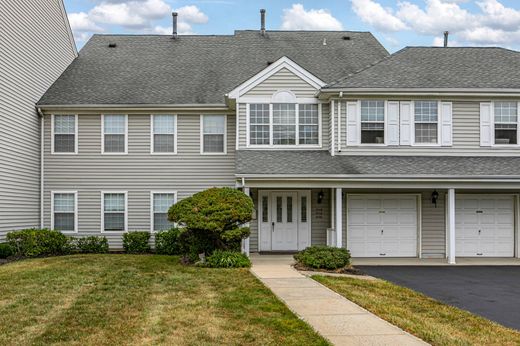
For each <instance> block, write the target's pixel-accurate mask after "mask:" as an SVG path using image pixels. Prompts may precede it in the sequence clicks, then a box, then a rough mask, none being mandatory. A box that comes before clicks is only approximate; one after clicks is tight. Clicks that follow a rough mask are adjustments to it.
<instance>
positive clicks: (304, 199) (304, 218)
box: [300, 196, 307, 222]
mask: <svg viewBox="0 0 520 346" xmlns="http://www.w3.org/2000/svg"><path fill="white" fill-rule="evenodd" d="M301 209H302V210H301V212H300V215H301V222H307V196H302V203H301Z"/></svg>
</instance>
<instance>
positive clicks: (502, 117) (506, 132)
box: [494, 102, 518, 144]
mask: <svg viewBox="0 0 520 346" xmlns="http://www.w3.org/2000/svg"><path fill="white" fill-rule="evenodd" d="M494 112H495V144H517V143H518V139H517V138H518V135H517V131H518V104H517V103H516V102H495V105H494Z"/></svg>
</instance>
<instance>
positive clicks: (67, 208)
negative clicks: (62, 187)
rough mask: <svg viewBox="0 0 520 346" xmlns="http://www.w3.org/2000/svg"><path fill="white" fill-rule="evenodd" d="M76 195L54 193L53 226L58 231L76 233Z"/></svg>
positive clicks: (73, 193) (72, 193)
mask: <svg viewBox="0 0 520 346" xmlns="http://www.w3.org/2000/svg"><path fill="white" fill-rule="evenodd" d="M76 205H77V202H76V193H75V192H53V193H52V208H53V210H52V213H53V214H52V216H53V217H52V225H51V227H52V228H53V229H55V230H57V231H64V232H75V231H76Z"/></svg>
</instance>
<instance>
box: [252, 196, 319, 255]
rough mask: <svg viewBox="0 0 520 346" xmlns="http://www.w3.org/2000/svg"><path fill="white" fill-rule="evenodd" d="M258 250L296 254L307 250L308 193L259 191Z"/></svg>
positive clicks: (309, 213) (308, 233)
mask: <svg viewBox="0 0 520 346" xmlns="http://www.w3.org/2000/svg"><path fill="white" fill-rule="evenodd" d="M258 211H259V213H258V225H259V238H260V239H259V250H260V251H297V250H303V249H305V248H306V247H308V246H310V232H311V193H310V191H308V190H306V191H265V190H264V191H260V192H259V200H258Z"/></svg>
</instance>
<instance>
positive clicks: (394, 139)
mask: <svg viewBox="0 0 520 346" xmlns="http://www.w3.org/2000/svg"><path fill="white" fill-rule="evenodd" d="M386 122H387V125H386V129H387V131H388V133H387V137H386V138H387V143H386V144H388V145H399V102H398V101H388V103H387V115H386Z"/></svg>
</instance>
